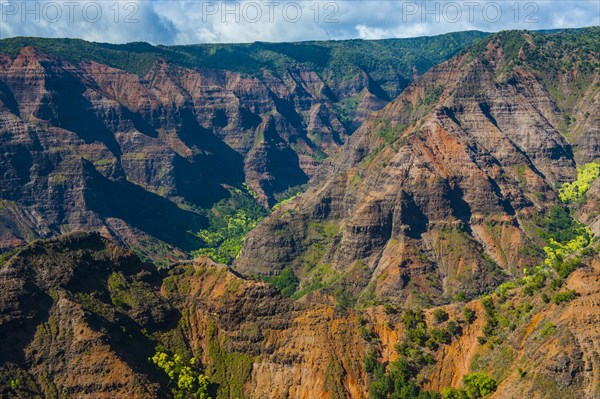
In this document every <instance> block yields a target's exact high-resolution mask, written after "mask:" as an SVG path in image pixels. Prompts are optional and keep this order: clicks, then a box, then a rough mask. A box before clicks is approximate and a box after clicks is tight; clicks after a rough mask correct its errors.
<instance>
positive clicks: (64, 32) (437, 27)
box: [0, 0, 600, 44]
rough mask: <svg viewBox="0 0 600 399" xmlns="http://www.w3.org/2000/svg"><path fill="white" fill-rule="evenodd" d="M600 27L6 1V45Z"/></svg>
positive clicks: (555, 11) (307, 7) (279, 6)
mask: <svg viewBox="0 0 600 399" xmlns="http://www.w3.org/2000/svg"><path fill="white" fill-rule="evenodd" d="M594 25H600V2H598V1H597V0H578V1H574V0H563V1H555V0H547V1H546V0H544V1H517V0H515V1H500V0H498V1H489V0H481V1H474V0H465V1H448V0H443V1H431V0H427V1H405V0H393V1H388V0H386V1H378V0H344V1H338V0H334V1H327V0H314V1H313V0H301V1H289V0H285V1H275V0H273V1H271V0H268V1H267V0H265V1H262V0H261V1H255V0H242V1H233V0H227V1H188V0H168V1H166V0H146V1H128V0H114V1H113V0H103V1H87V0H86V1H73V0H65V1H62V0H60V1H50V0H40V1H31V0H28V1H6V0H0V38H7V37H14V36H42V37H76V38H82V39H86V40H92V41H102V42H112V43H126V42H132V41H146V42H150V43H153V44H193V43H230V42H253V41H271V42H277V41H301V40H330V39H355V38H359V39H382V38H393V37H414V36H423V35H435V34H441V33H447V32H455V31H462V30H470V29H476V30H482V31H490V32H495V31H500V30H505V29H529V30H536V29H555V28H575V27H583V26H594Z"/></svg>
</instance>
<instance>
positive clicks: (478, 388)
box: [462, 373, 498, 399]
mask: <svg viewBox="0 0 600 399" xmlns="http://www.w3.org/2000/svg"><path fill="white" fill-rule="evenodd" d="M462 380H463V384H464V385H465V391H466V392H467V395H468V397H469V398H471V399H478V398H486V397H488V396H489V395H491V394H493V393H494V392H496V389H497V388H498V383H497V382H496V381H495V380H494V379H493V378H491V377H489V376H487V375H485V374H483V373H470V374H467V375H465V376H464V377H463V379H462Z"/></svg>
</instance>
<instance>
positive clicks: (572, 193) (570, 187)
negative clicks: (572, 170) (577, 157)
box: [558, 162, 600, 202]
mask: <svg viewBox="0 0 600 399" xmlns="http://www.w3.org/2000/svg"><path fill="white" fill-rule="evenodd" d="M598 176H600V164H599V163H596V162H591V163H588V164H586V165H585V166H584V167H583V168H579V167H578V168H577V180H575V181H574V182H573V183H565V184H563V185H562V187H561V188H560V190H559V194H558V196H559V197H560V199H561V201H563V202H571V201H576V200H578V199H580V198H582V197H583V196H584V195H585V193H586V192H587V191H588V190H589V188H590V185H591V183H592V182H593V181H594V180H596V179H597V178H598Z"/></svg>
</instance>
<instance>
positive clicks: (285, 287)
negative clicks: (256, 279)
mask: <svg viewBox="0 0 600 399" xmlns="http://www.w3.org/2000/svg"><path fill="white" fill-rule="evenodd" d="M264 280H265V281H266V282H267V283H271V284H273V285H274V286H275V287H276V288H277V289H278V290H279V291H281V293H282V294H283V295H285V296H287V297H290V296H292V295H293V294H294V292H296V289H297V288H298V284H299V281H298V277H296V275H295V274H294V272H293V271H292V269H291V268H289V267H286V268H285V269H283V270H282V271H281V273H279V274H278V275H277V276H274V277H265V278H264Z"/></svg>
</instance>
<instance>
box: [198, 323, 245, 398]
mask: <svg viewBox="0 0 600 399" xmlns="http://www.w3.org/2000/svg"><path fill="white" fill-rule="evenodd" d="M208 335H209V345H208V358H209V364H208V367H207V370H206V372H207V374H208V375H209V376H210V379H211V381H212V382H214V383H216V384H219V389H218V391H217V395H216V396H217V397H218V398H223V399H237V398H243V397H244V392H243V388H244V383H245V382H246V381H247V380H248V379H249V378H250V374H251V373H252V363H253V362H254V359H253V358H252V357H251V356H249V355H247V354H245V353H241V352H233V351H231V350H229V349H228V347H229V342H228V338H227V337H226V336H219V335H218V333H217V332H216V329H215V327H214V326H213V325H210V326H209V329H208Z"/></svg>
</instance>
